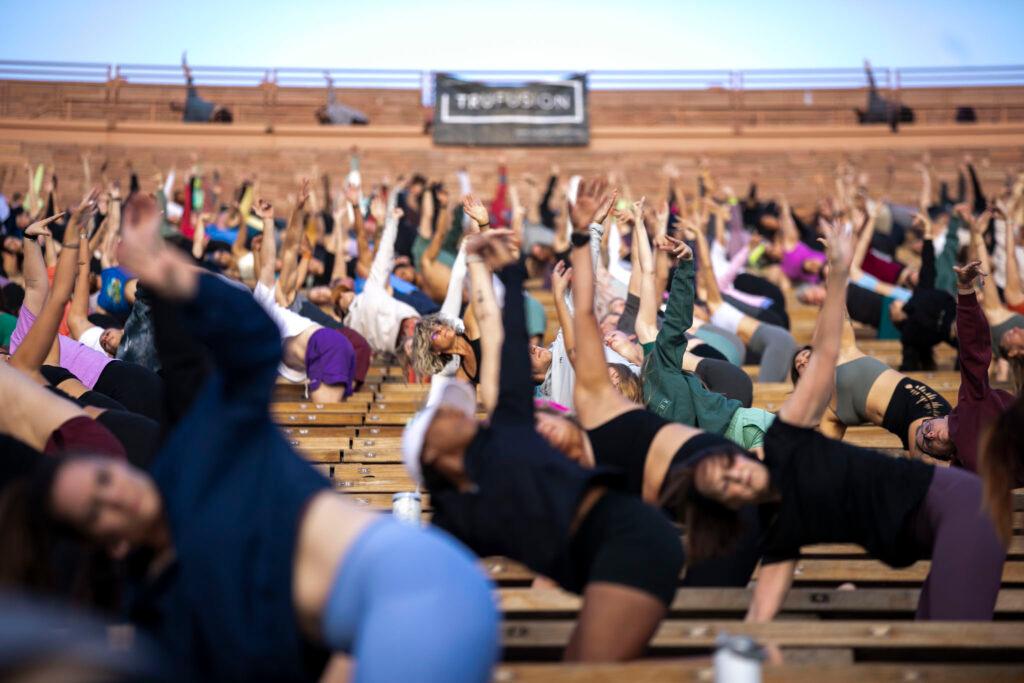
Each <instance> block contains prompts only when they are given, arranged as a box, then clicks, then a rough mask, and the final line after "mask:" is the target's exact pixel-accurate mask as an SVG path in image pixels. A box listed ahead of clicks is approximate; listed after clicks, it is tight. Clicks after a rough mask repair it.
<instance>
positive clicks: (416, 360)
mask: <svg viewBox="0 0 1024 683" xmlns="http://www.w3.org/2000/svg"><path fill="white" fill-rule="evenodd" d="M442 326H443V327H450V326H449V325H448V323H446V322H444V320H442V319H441V317H440V316H439V315H437V314H434V315H428V316H427V317H425V318H420V319H419V321H418V322H417V323H416V329H415V330H414V331H413V333H412V367H413V369H415V370H416V372H418V373H419V374H421V375H436V374H437V373H439V372H441V370H443V369H444V366H446V365H448V363H449V362H450V361H451V359H452V354H450V353H438V352H437V351H435V350H434V347H433V343H432V341H433V340H431V338H430V336H431V334H432V333H433V331H434V329H435V328H437V327H442Z"/></svg>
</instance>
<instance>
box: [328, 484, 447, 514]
mask: <svg viewBox="0 0 1024 683" xmlns="http://www.w3.org/2000/svg"><path fill="white" fill-rule="evenodd" d="M338 490H339V492H341V493H342V494H343V495H345V497H346V498H348V500H349V501H350V502H352V503H354V504H355V505H359V506H360V507H368V508H370V509H373V510H380V511H385V510H386V511H388V512H390V511H391V496H392V494H391V493H349V492H348V491H346V490H345V489H338ZM420 496H421V499H420V505H421V506H422V508H423V511H424V512H429V511H430V510H431V507H430V494H429V493H426V492H423V493H421V494H420Z"/></svg>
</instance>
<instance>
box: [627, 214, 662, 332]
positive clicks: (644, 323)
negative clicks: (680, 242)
mask: <svg viewBox="0 0 1024 683" xmlns="http://www.w3.org/2000/svg"><path fill="white" fill-rule="evenodd" d="M638 213H639V217H638ZM633 216H634V222H633V251H634V252H635V253H636V255H637V265H636V266H634V268H636V269H637V270H639V271H640V273H641V276H640V295H639V296H640V308H639V309H638V310H637V314H636V338H637V341H638V342H640V343H641V344H648V343H650V342H653V341H654V340H655V339H657V338H658V305H659V303H660V302H659V301H658V292H657V283H656V282H655V274H654V254H653V253H652V252H651V243H650V241H648V239H647V228H646V227H645V226H644V222H643V214H642V212H637V211H636V205H634V214H633Z"/></svg>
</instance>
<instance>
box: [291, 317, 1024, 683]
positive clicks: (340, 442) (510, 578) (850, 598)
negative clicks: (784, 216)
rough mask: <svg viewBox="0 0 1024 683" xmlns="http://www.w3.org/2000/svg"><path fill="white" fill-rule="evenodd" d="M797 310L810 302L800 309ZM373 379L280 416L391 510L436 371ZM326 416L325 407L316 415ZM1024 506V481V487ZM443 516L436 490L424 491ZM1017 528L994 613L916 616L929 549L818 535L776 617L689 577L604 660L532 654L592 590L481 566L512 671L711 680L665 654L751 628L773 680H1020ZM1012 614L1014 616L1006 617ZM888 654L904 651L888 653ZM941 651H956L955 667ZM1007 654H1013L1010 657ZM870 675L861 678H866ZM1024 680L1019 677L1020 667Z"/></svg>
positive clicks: (311, 448) (785, 387) (548, 676)
mask: <svg viewBox="0 0 1024 683" xmlns="http://www.w3.org/2000/svg"><path fill="white" fill-rule="evenodd" d="M793 310H794V312H795V313H796V314H797V316H805V315H808V314H811V315H813V313H812V312H811V313H808V312H807V311H801V310H800V308H799V307H796V308H794V309H793ZM861 345H862V348H864V349H865V351H867V352H870V353H874V354H876V355H879V356H880V357H885V356H892V355H894V354H898V352H899V351H898V342H891V341H888V342H887V341H870V342H869V341H862V342H861ZM940 360H941V362H942V364H943V365H944V367H943V369H941V370H940V371H937V372H933V373H919V374H918V375H917V376H919V377H921V378H922V379H924V380H925V381H927V382H929V383H930V384H931V385H932V386H933V387H935V388H936V389H939V390H940V391H942V392H943V394H944V395H946V396H947V398H950V400H951V401H952V402H954V403H955V400H956V388H957V386H958V384H959V375H958V373H956V372H954V371H953V370H952V365H951V363H952V357H951V356H949V355H946V354H943V355H941V356H940ZM372 377H373V381H372V382H368V383H367V386H365V387H363V389H362V390H361V391H360V392H358V393H357V394H355V395H353V396H352V397H351V398H350V399H349V401H348V402H346V403H343V404H315V403H312V402H309V401H305V400H302V397H301V387H297V386H295V385H288V384H285V383H283V380H281V381H279V384H278V387H277V392H276V393H277V395H278V397H279V399H278V400H277V401H275V403H274V404H273V406H272V413H273V415H274V417H275V419H276V420H277V421H278V422H279V423H280V424H281V425H282V429H284V430H285V434H286V436H287V438H288V439H289V440H290V441H291V443H292V444H293V445H294V446H295V447H296V448H297V449H298V450H299V452H300V453H301V454H302V455H303V456H304V457H306V458H308V459H309V460H310V461H311V462H313V463H315V466H316V467H318V468H319V469H320V470H321V471H322V472H323V473H324V474H325V475H327V476H329V477H331V478H332V480H333V481H334V482H335V485H336V487H337V489H338V491H340V492H342V493H343V494H345V495H348V496H350V497H351V499H352V501H353V502H354V503H356V504H357V505H361V506H367V507H370V508H373V509H377V510H381V511H383V512H387V511H389V510H390V506H391V496H392V494H393V493H395V492H398V491H409V490H413V489H414V488H415V485H414V484H413V482H412V481H411V480H410V479H409V478H408V475H407V474H406V473H405V470H404V467H403V466H402V465H401V429H402V425H403V424H404V422H405V421H406V420H407V419H408V418H409V417H410V415H411V414H412V412H413V411H415V410H416V409H417V408H418V407H419V406H420V405H421V403H422V401H423V399H424V398H425V396H426V392H427V391H428V389H429V387H428V385H411V384H407V383H405V382H404V381H403V379H402V378H401V377H400V372H398V371H397V369H396V368H394V367H382V366H375V367H374V368H373V374H372ZM791 390H792V387H791V385H789V384H788V383H779V384H765V385H761V384H755V394H754V403H755V405H759V406H763V407H766V408H767V407H769V406H774V407H776V408H777V407H778V405H779V404H781V402H782V401H783V400H785V396H786V395H787V394H788V393H789V391H791ZM311 417H312V418H316V419H315V420H311V419H310V418H311ZM845 438H846V440H848V441H850V442H852V443H857V444H859V445H863V446H868V447H872V448H879V449H883V450H887V451H890V452H892V453H893V454H894V455H896V454H902V455H905V453H904V452H903V451H902V450H901V448H900V444H899V440H898V439H896V438H895V437H893V436H892V435H891V434H889V433H888V432H885V431H884V430H882V429H880V428H876V427H854V428H851V429H850V430H848V432H847V434H846V437H845ZM1015 506H1016V508H1017V509H1018V510H1024V491H1022V492H1020V493H1018V495H1017V497H1016V499H1015ZM422 507H423V520H424V523H429V520H430V516H431V505H430V496H429V495H426V494H424V495H423V499H422ZM1014 528H1015V534H1017V535H1015V536H1014V538H1013V540H1012V542H1011V545H1010V548H1009V555H1008V560H1007V563H1006V566H1005V569H1004V574H1003V590H1002V591H1001V593H1000V596H999V601H998V604H997V607H996V622H995V623H991V624H948V623H925V622H913V621H911V619H912V618H913V614H914V610H915V608H916V602H917V594H918V591H919V590H920V585H921V582H922V581H923V580H924V577H925V576H926V574H927V572H928V562H926V561H922V562H918V563H916V564H914V565H913V566H911V567H908V568H906V569H900V570H895V569H891V568H889V567H886V566H885V565H883V564H881V563H880V562H877V561H875V560H872V559H868V558H866V557H865V555H864V552H863V550H862V549H861V548H859V547H857V546H849V545H842V544H829V545H816V546H809V547H805V548H803V549H802V556H801V559H800V561H799V564H798V567H797V571H796V576H795V581H794V588H793V590H792V591H791V593H790V595H789V596H788V598H787V600H786V602H785V604H784V606H783V609H782V612H781V614H780V616H779V618H778V619H777V620H776V621H775V622H774V623H772V624H760V625H751V624H745V623H743V622H742V617H743V615H744V613H745V611H746V608H747V605H748V602H749V598H750V591H749V589H733V588H714V589H707V588H680V589H679V591H678V592H677V594H676V598H675V601H674V603H673V605H672V607H671V610H670V614H669V617H668V618H667V619H666V621H665V622H664V623H663V625H662V627H661V628H660V630H659V632H658V634H657V635H656V637H655V639H654V640H653V642H652V645H651V650H650V651H651V655H652V656H653V657H655V659H653V660H645V661H642V662H637V663H632V664H626V665H615V666H604V667H600V666H598V667H592V666H588V667H582V668H580V667H570V666H565V665H557V664H538V663H534V664H526V663H521V662H523V661H524V660H525V661H533V662H540V661H544V660H553V659H557V658H558V657H559V655H560V652H561V650H562V648H564V646H565V644H566V643H567V641H568V637H569V633H570V632H571V630H572V627H573V621H574V617H575V614H576V613H577V612H578V610H579V608H580V598H579V597H578V596H574V595H571V594H568V593H565V592H564V591H561V590H558V589H551V588H541V587H537V588H533V587H531V583H532V582H533V580H534V579H535V578H536V577H535V576H534V574H533V573H532V572H531V571H529V570H528V569H526V568H525V567H523V566H522V565H520V564H518V563H516V562H513V561H510V560H508V559H506V558H498V557H492V558H485V559H484V560H482V561H481V566H482V567H483V568H484V569H485V571H487V573H488V574H489V575H490V576H491V578H492V579H493V580H494V581H495V583H496V585H497V589H496V591H497V599H498V600H499V604H500V606H501V610H502V613H503V616H504V621H503V626H502V638H503V642H504V647H505V659H506V661H507V662H509V663H507V664H505V665H503V666H502V667H501V669H500V670H499V671H498V672H497V673H496V678H495V680H499V681H532V680H545V681H576V680H587V681H591V680H598V681H601V680H608V681H612V680H616V681H618V680H638V681H669V680H672V681H678V680H708V679H707V676H708V675H709V673H708V671H709V669H708V664H707V663H706V662H707V660H699V659H698V660H681V661H672V662H668V661H663V660H659V659H657V658H665V657H678V656H692V655H706V654H707V653H709V652H710V651H711V650H712V649H713V646H714V639H715V637H716V636H717V634H718V633H720V632H723V631H724V632H728V633H730V634H748V635H751V636H753V637H755V638H759V639H761V640H765V641H771V642H773V643H776V644H778V645H779V646H780V647H781V648H782V649H783V652H784V654H785V657H786V661H787V664H786V665H785V666H783V667H780V668H776V667H768V668H767V669H766V670H765V680H769V681H770V680H795V681H800V680H821V679H820V678H818V677H819V676H822V675H826V673H827V675H828V676H829V677H830V678H834V679H836V680H839V681H842V680H854V679H856V680H861V679H863V678H868V679H872V680H896V679H898V680H917V677H923V678H925V679H927V680H935V681H942V680H950V681H960V680H1011V679H1014V676H1020V675H1021V671H1022V669H1021V668H1020V667H1019V666H1011V665H1008V664H1007V663H1008V662H1020V661H1022V660H1024V629H1022V628H1018V627H1017V623H1018V622H1019V621H1020V620H1021V619H1024V512H1016V513H1015V517H1014ZM1002 622H1010V623H1002ZM878 661H887V662H899V664H878V663H873V662H878ZM927 662H933V663H934V662H945V664H944V665H943V666H941V667H938V666H936V665H935V664H928V663H927ZM1000 663H1003V664H1000ZM858 677H859V678H858ZM1014 680H1016V679H1014Z"/></svg>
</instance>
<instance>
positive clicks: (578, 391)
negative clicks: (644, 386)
mask: <svg viewBox="0 0 1024 683" xmlns="http://www.w3.org/2000/svg"><path fill="white" fill-rule="evenodd" d="M611 194H612V193H610V192H609V191H608V188H607V184H606V183H605V182H604V181H603V180H591V181H589V182H584V183H580V187H579V190H578V191H577V194H576V204H575V205H574V206H573V207H572V214H573V215H572V221H573V225H574V226H587V225H589V224H591V223H592V222H593V221H594V214H595V213H597V212H598V211H599V210H600V208H601V207H602V206H603V205H604V204H605V203H606V202H607V200H608V197H609V196H611ZM584 230H586V228H585V227H582V228H581V227H576V228H575V234H574V235H573V238H572V240H573V249H572V252H571V253H570V257H569V258H570V260H571V261H572V267H573V281H574V282H573V288H572V294H573V303H574V308H575V316H574V318H573V328H574V330H575V338H576V339H575V344H576V363H575V368H576V383H575V386H574V388H573V403H574V404H575V405H576V408H577V410H578V411H580V417H581V419H582V420H583V421H584V426H587V425H590V426H593V425H596V424H600V423H602V422H604V421H605V420H606V419H607V417H608V413H609V411H612V412H618V411H620V410H621V407H622V405H623V404H624V403H628V401H626V399H625V398H623V397H622V396H621V395H619V393H618V392H617V391H615V387H614V386H613V385H612V383H611V381H610V380H609V379H608V369H607V363H606V361H605V358H604V340H603V339H602V337H601V330H600V327H599V326H598V323H597V316H596V315H595V314H594V293H593V292H594V265H593V259H592V258H591V256H590V254H589V253H588V252H587V250H586V249H585V248H584V247H585V245H586V239H585V238H586V237H587V233H586V232H583V231H584ZM581 245H582V246H581Z"/></svg>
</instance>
